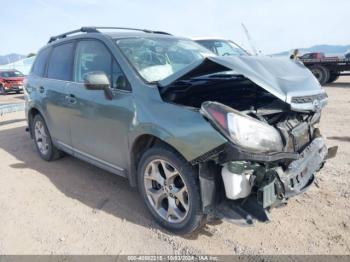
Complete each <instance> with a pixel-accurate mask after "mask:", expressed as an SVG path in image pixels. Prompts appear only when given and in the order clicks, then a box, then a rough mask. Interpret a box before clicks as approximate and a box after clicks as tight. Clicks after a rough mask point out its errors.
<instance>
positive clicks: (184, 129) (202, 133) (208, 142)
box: [129, 101, 227, 162]
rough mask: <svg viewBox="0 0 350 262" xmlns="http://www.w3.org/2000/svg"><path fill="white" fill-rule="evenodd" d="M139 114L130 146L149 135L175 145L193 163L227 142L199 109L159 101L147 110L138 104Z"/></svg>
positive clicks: (150, 104)
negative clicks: (139, 138)
mask: <svg viewBox="0 0 350 262" xmlns="http://www.w3.org/2000/svg"><path fill="white" fill-rule="evenodd" d="M137 112H138V114H137V121H135V124H134V125H133V126H132V130H131V132H130V133H129V134H130V141H129V144H130V145H132V144H133V143H134V141H135V140H136V139H137V138H138V137H139V136H140V135H144V134H149V135H152V136H155V137H157V138H159V139H160V140H162V141H164V142H166V143H167V144H169V145H171V146H172V147H173V148H175V149H176V150H177V151H178V152H179V153H180V154H181V155H182V156H183V157H184V158H185V159H186V160H187V161H189V162H190V161H191V160H194V159H196V158H198V157H199V156H201V155H203V154H205V153H207V152H208V151H211V150H213V149H215V148H217V147H219V146H220V145H223V144H224V143H226V142H227V139H226V138H224V137H223V136H222V135H221V134H220V133H219V132H218V131H217V130H215V129H214V128H213V126H212V125H211V124H210V123H209V122H208V121H207V120H205V119H204V117H203V116H202V115H201V114H200V113H199V111H198V110H197V109H194V108H189V107H185V106H181V105H176V104H170V103H164V102H156V101H155V102H154V103H148V104H147V110H146V109H144V110H143V107H142V105H138V106H137ZM140 112H142V113H140Z"/></svg>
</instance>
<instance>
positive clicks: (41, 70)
mask: <svg viewBox="0 0 350 262" xmlns="http://www.w3.org/2000/svg"><path fill="white" fill-rule="evenodd" d="M50 50H51V49H50V48H46V49H44V50H42V51H40V52H39V54H38V55H37V57H36V59H35V62H34V65H33V68H32V71H31V73H32V74H33V75H36V76H41V77H43V76H45V68H46V62H47V58H48V56H49V54H50Z"/></svg>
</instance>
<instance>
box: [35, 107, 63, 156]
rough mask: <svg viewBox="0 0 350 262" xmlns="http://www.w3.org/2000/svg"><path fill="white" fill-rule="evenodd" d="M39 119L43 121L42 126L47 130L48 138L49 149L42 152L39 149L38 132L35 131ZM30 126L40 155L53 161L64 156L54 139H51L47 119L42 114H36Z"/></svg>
mask: <svg viewBox="0 0 350 262" xmlns="http://www.w3.org/2000/svg"><path fill="white" fill-rule="evenodd" d="M39 121H40V122H41V123H42V126H43V128H44V130H45V132H46V138H47V151H46V152H42V151H41V150H40V149H39V145H38V138H37V137H36V136H37V134H36V132H35V126H36V124H37V123H38V122H39ZM30 126H31V128H32V134H33V138H34V144H35V147H36V149H37V151H38V154H39V155H40V157H41V158H42V159H44V160H46V161H52V160H56V159H58V158H60V157H61V156H62V152H61V151H59V150H58V149H57V148H56V147H55V146H54V144H53V143H52V139H51V136H50V133H49V130H48V128H47V126H46V123H45V120H44V119H43V117H42V116H41V115H40V114H37V115H35V117H34V118H33V121H32V123H31V125H30Z"/></svg>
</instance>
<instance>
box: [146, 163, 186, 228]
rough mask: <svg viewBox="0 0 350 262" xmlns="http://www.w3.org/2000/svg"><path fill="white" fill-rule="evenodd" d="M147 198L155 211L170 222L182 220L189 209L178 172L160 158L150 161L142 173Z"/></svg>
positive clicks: (184, 188) (181, 178)
mask: <svg viewBox="0 0 350 262" xmlns="http://www.w3.org/2000/svg"><path fill="white" fill-rule="evenodd" d="M144 186H145V190H146V194H147V198H148V201H149V203H150V204H151V206H152V208H153V209H154V210H155V211H156V213H157V214H158V215H159V216H160V217H161V218H163V219H164V220H166V221H167V222H171V223H180V222H182V221H183V220H184V219H185V218H186V216H187V214H188V211H189V201H188V199H189V194H188V189H187V186H186V184H185V181H184V179H183V177H182V176H181V174H180V172H179V171H178V170H177V169H176V168H175V167H174V166H173V165H171V164H170V163H169V162H167V161H165V160H162V159H155V160H153V161H151V162H150V163H149V164H148V165H147V167H146V169H145V174H144Z"/></svg>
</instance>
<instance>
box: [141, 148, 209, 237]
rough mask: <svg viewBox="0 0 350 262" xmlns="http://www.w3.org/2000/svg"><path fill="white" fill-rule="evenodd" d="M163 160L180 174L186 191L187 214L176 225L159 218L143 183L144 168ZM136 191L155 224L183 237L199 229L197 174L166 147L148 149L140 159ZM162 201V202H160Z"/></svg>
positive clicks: (200, 213)
mask: <svg viewBox="0 0 350 262" xmlns="http://www.w3.org/2000/svg"><path fill="white" fill-rule="evenodd" d="M158 159H161V160H164V161H167V162H168V163H170V164H171V165H172V166H173V167H174V168H176V169H177V171H178V172H179V173H180V174H181V178H182V179H183V180H184V184H185V185H186V187H187V190H188V195H187V196H188V198H187V199H188V211H187V212H188V213H187V215H186V216H185V218H184V220H183V221H181V222H178V223H172V222H169V221H167V220H165V219H164V218H163V217H161V216H160V215H159V214H158V213H157V211H156V210H155V208H154V207H153V206H152V204H151V202H150V200H149V198H148V196H147V193H146V186H145V183H144V179H145V178H144V177H145V172H146V168H147V166H148V164H149V163H151V162H152V161H154V160H158ZM137 175H138V189H139V192H140V194H141V196H142V198H143V200H144V202H145V204H146V206H147V208H148V210H149V211H150V213H151V214H152V216H153V217H154V218H155V220H156V221H157V223H158V224H159V225H161V226H162V227H163V228H165V229H167V230H168V231H170V232H172V233H175V234H179V235H184V234H189V233H192V232H194V231H195V230H197V229H198V228H200V227H201V225H202V224H203V221H204V215H203V212H202V208H201V197H200V190H199V182H198V172H197V171H196V169H195V168H194V167H193V166H191V165H190V164H189V163H188V162H187V161H186V160H185V159H184V158H183V157H182V156H180V155H179V154H178V153H177V152H176V151H174V150H173V149H172V148H170V147H168V146H157V147H153V148H150V149H148V150H147V151H146V152H145V153H144V154H143V155H142V157H141V160H140V162H139V165H138V170H137ZM167 199H169V198H167ZM162 201H164V200H162Z"/></svg>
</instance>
